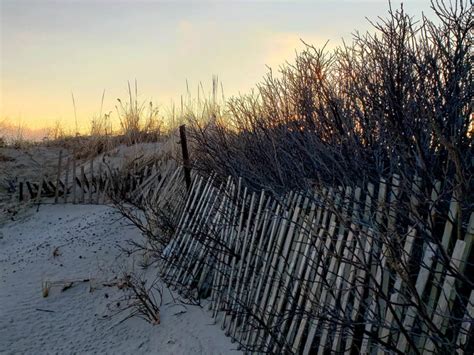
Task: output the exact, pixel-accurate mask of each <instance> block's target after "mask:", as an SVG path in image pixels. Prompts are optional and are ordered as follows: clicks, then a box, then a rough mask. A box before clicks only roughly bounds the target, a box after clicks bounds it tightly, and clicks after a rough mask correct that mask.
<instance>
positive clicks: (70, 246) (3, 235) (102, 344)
mask: <svg viewBox="0 0 474 355" xmlns="http://www.w3.org/2000/svg"><path fill="white" fill-rule="evenodd" d="M130 238H140V235H139V232H138V231H137V229H136V228H135V227H133V226H129V225H127V223H126V222H125V221H124V220H122V219H120V216H119V215H118V214H117V213H116V212H114V210H113V209H111V208H109V207H104V206H73V205H57V206H41V208H40V211H39V212H38V213H36V212H35V211H34V210H30V211H29V214H28V215H27V216H25V217H23V220H20V221H16V222H9V223H8V224H6V225H4V226H3V227H0V353H2V354H24V353H28V354H45V353H60V354H63V353H67V354H70V353H100V354H103V353H110V354H143V353H153V354H224V353H225V354H227V353H230V352H233V351H234V350H233V349H235V348H236V345H235V344H232V343H231V341H230V339H229V338H227V337H225V335H224V333H223V332H222V331H221V329H220V327H219V326H218V325H215V324H212V319H211V317H210V314H209V312H207V311H205V310H204V309H202V308H199V307H196V306H186V307H185V306H183V305H180V304H178V303H175V302H173V299H172V297H171V294H170V292H169V290H167V289H166V288H164V292H163V295H164V300H163V305H162V307H161V324H160V325H155V326H153V325H151V324H149V323H147V322H145V321H144V320H142V319H138V318H132V319H129V320H127V321H125V322H122V323H120V322H121V320H122V319H123V318H124V315H117V316H115V317H112V318H111V319H104V318H103V316H104V315H110V314H111V313H112V312H111V310H110V309H109V308H108V305H109V306H112V308H113V306H114V305H115V303H114V302H113V300H114V299H118V297H120V296H121V295H122V294H123V293H122V292H123V291H120V290H118V289H117V288H115V287H113V288H112V287H103V286H101V287H99V288H98V289H95V290H94V291H93V292H90V282H84V283H76V284H74V285H73V287H72V288H70V289H68V290H66V291H64V292H61V288H60V287H58V288H52V289H51V291H50V294H49V296H48V297H46V298H43V297H42V293H41V283H42V281H45V280H47V281H59V280H72V279H83V278H91V279H92V280H93V283H92V284H93V285H95V286H99V285H101V282H103V281H107V280H110V279H111V278H112V277H113V275H116V274H117V273H118V272H119V271H120V269H123V268H125V266H124V265H127V264H128V265H130V258H126V257H125V256H124V255H121V254H120V251H119V250H118V248H116V246H117V245H119V244H122V245H123V244H124V242H125V240H127V239H130ZM56 247H59V249H58V251H59V254H60V255H59V256H56V257H55V256H53V251H54V249H55V248H56ZM128 267H130V266H128ZM151 270H153V269H151ZM150 272H154V271H150ZM106 294H107V295H108V298H106ZM38 309H41V310H50V311H53V312H45V311H41V310H38ZM182 311H185V313H180V312H182ZM177 313H179V314H177Z"/></svg>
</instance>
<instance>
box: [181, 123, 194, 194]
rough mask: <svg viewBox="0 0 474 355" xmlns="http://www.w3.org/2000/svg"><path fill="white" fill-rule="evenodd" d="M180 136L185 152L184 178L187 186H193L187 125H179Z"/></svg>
mask: <svg viewBox="0 0 474 355" xmlns="http://www.w3.org/2000/svg"><path fill="white" fill-rule="evenodd" d="M179 137H180V143H181V152H182V153H183V167H184V180H185V182H186V188H187V189H188V191H189V189H190V188H191V164H190V162H189V152H188V141H187V139H186V125H184V124H183V125H181V126H179Z"/></svg>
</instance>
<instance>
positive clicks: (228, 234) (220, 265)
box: [162, 176, 474, 354]
mask: <svg viewBox="0 0 474 355" xmlns="http://www.w3.org/2000/svg"><path fill="white" fill-rule="evenodd" d="M214 180H215V179H214V178H213V177H210V178H208V179H206V178H203V177H196V178H195V179H194V181H193V185H192V188H191V191H190V193H189V197H188V199H187V202H186V206H185V208H184V213H183V214H182V215H181V217H180V223H179V227H178V230H177V232H176V234H175V238H174V239H173V241H172V242H171V243H170V244H169V245H168V247H167V248H166V249H165V251H164V254H163V256H164V259H165V262H164V264H163V267H162V277H163V279H164V280H165V281H166V282H168V283H169V284H170V285H174V286H175V287H176V288H178V290H180V292H182V293H183V295H185V296H186V297H187V298H189V299H194V300H197V301H199V300H200V299H203V298H207V299H208V300H209V302H210V303H209V304H210V309H212V315H213V317H214V318H215V319H216V321H218V322H220V323H221V324H222V328H223V329H225V331H226V333H227V334H228V335H229V336H231V337H232V339H233V340H235V341H237V342H238V343H239V344H240V346H241V349H242V350H245V351H247V352H251V353H288V354H290V353H295V354H297V353H302V354H310V353H318V354H325V353H346V354H350V353H353V354H359V353H363V354H375V353H377V354H385V353H423V354H430V353H443V352H445V351H447V349H456V351H457V353H464V352H466V353H468V352H470V351H472V350H469V349H471V347H472V341H473V337H472V323H473V316H474V313H473V312H474V309H473V305H474V291H473V290H472V288H471V289H467V290H466V287H465V285H460V284H459V282H457V281H456V280H458V279H457V278H456V277H455V272H459V273H460V274H461V275H462V274H463V273H464V272H465V268H466V265H467V264H468V258H469V254H470V250H471V246H472V239H473V233H474V213H473V214H471V215H470V220H469V222H468V226H467V228H466V229H465V230H464V231H465V235H464V238H463V239H461V238H460V239H458V238H457V237H454V234H453V226H454V224H455V222H454V221H456V216H457V215H458V213H460V212H459V208H460V206H459V203H458V201H457V200H456V199H454V198H453V199H452V201H451V204H450V206H449V214H448V215H447V216H445V217H444V218H445V223H444V224H445V225H444V233H443V235H442V238H441V239H440V241H439V242H435V241H434V239H431V240H430V239H429V238H418V237H417V236H418V234H419V230H417V228H416V225H415V223H414V224H413V225H407V226H406V228H405V230H404V233H400V231H399V230H398V229H397V227H396V223H397V202H398V197H399V194H400V186H399V184H400V183H399V179H398V177H397V176H394V177H393V179H392V180H391V181H390V182H387V181H381V182H380V184H378V186H374V185H372V184H369V185H368V186H366V188H365V189H362V188H355V189H351V188H349V187H348V188H338V189H335V188H328V189H321V190H320V191H316V192H314V193H312V194H311V195H308V194H307V193H303V192H291V193H288V194H286V195H285V196H284V198H281V199H278V198H275V197H274V196H272V195H270V194H269V193H266V192H265V191H261V192H250V191H249V190H248V189H247V188H246V187H244V186H243V184H242V183H241V181H240V180H239V181H237V182H235V181H233V180H232V179H231V178H229V179H228V180H227V183H225V184H224V183H221V184H216V183H215V181H214ZM413 188H416V186H415V184H414V187H413ZM432 197H433V200H434V199H436V198H437V196H436V191H435V190H434V192H433V196H432ZM418 202H419V201H417V200H416V198H413V199H412V201H411V204H412V207H413V211H414V212H413V213H415V211H416V206H417V204H418ZM438 217H439V216H438ZM413 221H415V218H413ZM383 236H384V237H383ZM384 238H388V239H384ZM393 238H398V245H400V248H399V250H393V244H391V243H389V242H385V241H387V240H391V239H393ZM444 253H445V254H444ZM443 255H446V256H447V257H448V262H442V261H443V260H445V259H443ZM468 288H469V287H468ZM461 295H463V296H462V297H461ZM455 304H456V305H455ZM454 305H455V306H454Z"/></svg>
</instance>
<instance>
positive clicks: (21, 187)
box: [18, 181, 23, 202]
mask: <svg viewBox="0 0 474 355" xmlns="http://www.w3.org/2000/svg"><path fill="white" fill-rule="evenodd" d="M18 194H19V196H18V199H19V200H20V202H21V201H23V181H20V183H19V186H18Z"/></svg>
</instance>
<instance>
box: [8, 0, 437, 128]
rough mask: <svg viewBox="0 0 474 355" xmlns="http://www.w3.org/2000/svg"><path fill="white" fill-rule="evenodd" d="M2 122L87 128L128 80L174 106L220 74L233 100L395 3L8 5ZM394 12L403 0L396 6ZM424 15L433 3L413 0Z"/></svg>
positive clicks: (410, 6) (20, 0)
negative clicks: (309, 48) (298, 53)
mask: <svg viewBox="0 0 474 355" xmlns="http://www.w3.org/2000/svg"><path fill="white" fill-rule="evenodd" d="M0 3H1V8H0V22H1V46H0V58H1V88H0V122H1V121H2V120H5V119H7V120H8V121H9V122H13V123H14V124H17V123H21V124H22V125H25V126H27V127H30V128H42V127H47V126H52V125H54V124H55V122H57V121H59V122H61V124H62V125H63V126H64V127H66V128H69V129H72V128H73V127H74V122H75V119H74V109H73V105H72V99H71V93H74V97H75V101H76V106H77V116H78V121H79V126H80V127H79V128H81V129H82V130H84V129H85V128H86V127H87V126H88V125H89V122H90V119H91V118H92V117H93V116H94V115H97V114H98V112H99V110H100V106H101V97H102V92H103V91H104V90H105V101H104V109H103V111H104V112H108V111H114V106H115V104H116V99H117V98H123V99H126V98H127V95H128V94H127V81H128V80H130V81H134V80H135V79H136V80H137V82H138V87H139V94H140V97H139V99H141V100H143V101H145V100H147V101H149V100H153V101H154V102H156V103H158V104H160V106H161V107H163V111H165V108H169V107H170V103H171V101H172V100H174V102H176V103H178V102H179V101H180V95H181V94H184V93H185V92H186V80H187V81H188V83H189V86H190V91H191V92H192V94H193V95H195V93H196V92H197V87H198V84H199V82H202V83H203V85H204V88H205V89H206V90H207V89H209V90H210V85H209V84H210V82H211V77H212V75H213V74H217V75H218V76H219V79H220V81H221V82H223V86H224V91H225V94H226V96H230V95H237V94H238V93H239V92H241V93H247V92H249V90H250V89H251V88H252V87H253V86H254V85H255V84H256V83H257V82H258V81H259V80H260V79H261V78H262V76H263V75H264V74H265V72H266V71H267V69H266V65H268V66H271V67H273V68H276V67H277V66H278V65H280V64H282V63H283V62H284V61H285V60H289V61H291V60H292V58H293V57H294V52H295V50H301V49H302V48H303V45H302V43H301V42H300V38H302V39H304V40H305V41H306V42H308V43H311V44H313V45H315V46H321V45H322V44H324V43H325V42H326V41H327V40H330V44H329V48H331V47H334V46H336V45H338V44H340V43H341V39H342V38H344V39H345V40H350V38H351V33H352V32H353V31H354V30H356V29H357V30H360V31H365V30H367V29H369V28H370V25H369V23H368V22H367V20H366V17H368V18H371V19H376V18H377V16H379V15H382V16H383V15H385V14H386V12H387V9H388V2H387V1H385V0H366V1H363V0H361V1H358V0H337V1H330V0H320V1H319V0H314V1H258V2H252V1H168V2H166V1H150V0H148V1H147V0H141V1H140V0H139V1H130V0H129V1H124V0H117V1H114V0H62V1H52V0H0ZM393 6H394V7H395V6H398V3H397V2H395V1H393ZM404 6H405V9H406V10H407V11H408V12H409V13H411V14H413V15H415V16H418V17H419V16H420V15H421V12H422V11H425V12H429V11H430V10H429V1H427V0H407V1H404Z"/></svg>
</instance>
